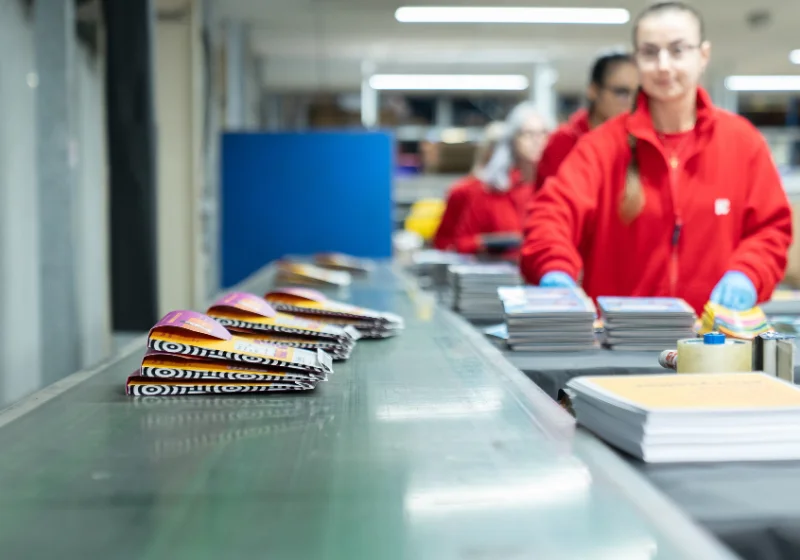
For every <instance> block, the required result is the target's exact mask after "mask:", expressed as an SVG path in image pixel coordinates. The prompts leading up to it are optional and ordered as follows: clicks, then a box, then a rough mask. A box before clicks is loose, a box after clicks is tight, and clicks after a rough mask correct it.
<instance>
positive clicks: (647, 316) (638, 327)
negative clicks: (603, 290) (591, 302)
mask: <svg viewBox="0 0 800 560" xmlns="http://www.w3.org/2000/svg"><path fill="white" fill-rule="evenodd" d="M597 306H598V307H599V308H600V314H601V316H602V319H603V325H604V327H605V337H604V344H605V345H606V346H608V347H609V348H611V349H613V350H634V351H654V352H656V351H661V350H664V349H665V348H674V347H675V345H676V343H677V341H678V340H680V339H684V338H694V337H695V336H696V334H695V332H694V323H695V319H696V316H695V314H694V310H693V309H692V308H691V307H690V306H689V304H688V303H686V302H685V301H683V300H682V299H679V298H639V297H599V298H597Z"/></svg>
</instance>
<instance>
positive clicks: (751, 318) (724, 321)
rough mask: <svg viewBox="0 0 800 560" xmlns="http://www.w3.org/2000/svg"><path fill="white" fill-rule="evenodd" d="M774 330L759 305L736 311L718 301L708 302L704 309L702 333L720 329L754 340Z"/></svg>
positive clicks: (735, 335)
mask: <svg viewBox="0 0 800 560" xmlns="http://www.w3.org/2000/svg"><path fill="white" fill-rule="evenodd" d="M770 330H772V326H771V325H770V324H769V321H768V320H767V316H766V315H765V314H764V312H763V311H762V310H761V308H759V307H754V308H752V309H748V310H747V311H734V310H733V309H728V308H727V307H723V306H721V305H719V304H716V303H711V302H709V303H707V304H706V305H705V308H704V309H703V317H702V323H701V325H700V333H701V334H705V333H709V332H713V331H719V332H721V333H723V334H725V335H727V336H730V337H733V338H739V339H742V340H753V339H754V338H755V337H757V336H758V335H760V334H761V333H765V332H768V331H770Z"/></svg>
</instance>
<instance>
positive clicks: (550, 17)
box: [394, 6, 631, 25]
mask: <svg viewBox="0 0 800 560" xmlns="http://www.w3.org/2000/svg"><path fill="white" fill-rule="evenodd" d="M394 17H395V18H396V19H397V21H400V22H403V23H582V24H594V25H620V24H623V23H628V21H629V20H630V18H631V15H630V13H629V12H628V10H625V9H622V8H495V7H487V8H472V7H455V6H453V7H443V6H442V7H436V6H430V7H428V6H404V7H402V8H398V9H397V11H396V12H395V14H394Z"/></svg>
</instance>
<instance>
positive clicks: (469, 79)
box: [369, 74, 529, 91]
mask: <svg viewBox="0 0 800 560" xmlns="http://www.w3.org/2000/svg"><path fill="white" fill-rule="evenodd" d="M369 85H370V86H371V87H373V88H374V89H380V90H385V89H393V90H425V91H432V90H469V91H475V90H489V91H522V90H525V89H527V88H528V85H529V81H528V78H527V77H525V76H523V75H521V74H520V75H515V74H510V75H493V74H488V75H468V74H438V75H437V74H376V75H374V76H372V77H371V78H370V79H369Z"/></svg>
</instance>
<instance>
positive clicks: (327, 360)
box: [309, 350, 333, 373]
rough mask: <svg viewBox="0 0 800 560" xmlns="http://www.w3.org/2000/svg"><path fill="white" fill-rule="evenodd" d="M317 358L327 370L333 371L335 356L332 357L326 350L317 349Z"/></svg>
mask: <svg viewBox="0 0 800 560" xmlns="http://www.w3.org/2000/svg"><path fill="white" fill-rule="evenodd" d="M310 353H311V352H309V354H310ZM317 359H318V360H319V363H320V364H321V365H322V368H323V369H324V370H325V371H327V372H329V373H333V358H331V355H330V354H328V353H327V352H325V351H324V350H317Z"/></svg>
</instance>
